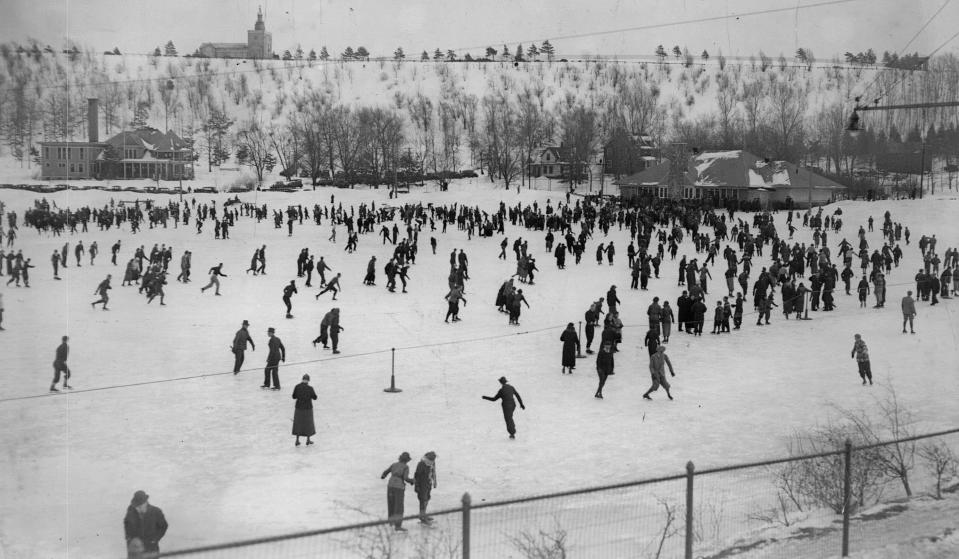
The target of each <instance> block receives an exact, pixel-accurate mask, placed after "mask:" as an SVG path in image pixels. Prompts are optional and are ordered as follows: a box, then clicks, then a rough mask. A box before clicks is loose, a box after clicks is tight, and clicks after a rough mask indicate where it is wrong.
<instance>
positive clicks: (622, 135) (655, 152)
mask: <svg viewBox="0 0 959 559" xmlns="http://www.w3.org/2000/svg"><path fill="white" fill-rule="evenodd" d="M659 158H660V153H659V149H657V148H656V145H655V143H654V142H653V138H652V136H650V135H648V134H644V133H640V134H630V133H629V132H626V131H625V130H623V129H619V130H616V131H615V132H613V134H612V135H611V137H610V139H609V141H607V142H606V145H604V146H603V159H604V161H605V165H604V169H603V171H604V172H605V173H607V174H610V175H616V176H617V177H621V176H623V175H631V174H633V173H638V172H640V171H642V170H644V169H648V168H650V167H652V166H653V165H656V164H657V163H659Z"/></svg>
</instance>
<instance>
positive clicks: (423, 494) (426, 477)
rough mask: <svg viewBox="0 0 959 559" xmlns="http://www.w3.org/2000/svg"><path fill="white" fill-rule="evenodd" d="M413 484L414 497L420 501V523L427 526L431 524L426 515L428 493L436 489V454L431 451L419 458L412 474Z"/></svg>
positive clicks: (429, 517)
mask: <svg viewBox="0 0 959 559" xmlns="http://www.w3.org/2000/svg"><path fill="white" fill-rule="evenodd" d="M413 482H414V483H413V487H414V489H416V497H417V498H418V499H419V501H420V522H421V523H423V524H429V523H431V522H433V517H432V516H428V515H427V514H426V506H427V505H428V504H429V502H430V492H431V491H433V489H434V488H435V487H436V453H435V452H433V451H432V450H431V451H429V452H427V453H426V454H424V455H423V457H422V458H420V463H419V464H417V465H416V473H415V474H413Z"/></svg>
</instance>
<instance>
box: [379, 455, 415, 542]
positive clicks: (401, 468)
mask: <svg viewBox="0 0 959 559" xmlns="http://www.w3.org/2000/svg"><path fill="white" fill-rule="evenodd" d="M411 460H412V458H410V453H409V452H404V453H403V454H400V457H399V460H397V461H396V462H393V463H392V464H390V467H389V468H387V469H385V470H383V474H382V475H381V476H380V479H386V476H390V480H389V481H388V482H387V483H386V508H387V514H389V518H390V523H391V524H393V528H394V529H396V531H397V532H405V531H406V528H404V527H403V505H404V500H405V499H406V485H405V484H407V483H408V484H410V485H413V484H414V483H415V482H414V481H413V480H412V479H410V467H409V463H410V461H411Z"/></svg>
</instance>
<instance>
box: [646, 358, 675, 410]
mask: <svg viewBox="0 0 959 559" xmlns="http://www.w3.org/2000/svg"><path fill="white" fill-rule="evenodd" d="M666 366H668V367H669V374H670V375H672V376H676V373H674V372H673V364H672V363H670V362H669V356H667V355H666V346H664V345H661V346H659V347H658V348H656V353H654V354H653V355H652V356H651V357H650V358H649V374H650V375H651V376H652V377H653V385H652V386H650V387H649V390H647V391H646V392H645V393H643V398H646V399H647V400H652V398H650V397H649V394H650V393H651V392H655V391H656V390H658V389H659V386H660V385H662V386H663V388H665V389H666V396H668V397H669V399H670V400H672V399H673V395H672V394H670V393H669V382H667V381H666Z"/></svg>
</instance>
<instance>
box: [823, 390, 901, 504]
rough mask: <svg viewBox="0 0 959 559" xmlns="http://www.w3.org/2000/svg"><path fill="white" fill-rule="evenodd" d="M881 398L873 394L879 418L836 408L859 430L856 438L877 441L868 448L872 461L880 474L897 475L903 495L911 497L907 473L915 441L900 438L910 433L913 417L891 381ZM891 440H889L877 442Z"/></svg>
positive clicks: (890, 476) (865, 441)
mask: <svg viewBox="0 0 959 559" xmlns="http://www.w3.org/2000/svg"><path fill="white" fill-rule="evenodd" d="M885 390H886V393H885V395H884V396H883V397H882V398H876V399H875V404H876V408H877V410H878V418H877V419H873V418H872V417H870V416H869V415H867V414H866V412H863V411H853V410H848V409H843V408H837V409H838V411H839V412H840V413H841V414H842V416H843V417H844V418H845V419H846V420H847V421H848V422H849V423H850V424H852V425H853V426H854V427H855V428H856V430H857V431H858V434H859V439H860V440H861V441H862V442H863V443H864V444H867V445H870V444H873V445H877V446H876V447H875V448H874V449H872V452H871V457H872V458H871V459H872V463H873V465H874V466H875V467H877V468H878V469H879V471H880V472H881V473H882V475H884V476H886V477H888V478H890V479H897V480H899V482H900V483H902V488H903V491H905V492H906V497H907V498H911V497H912V487H910V485H909V473H910V472H911V471H912V469H913V468H914V467H915V463H916V442H915V441H904V442H900V439H903V438H909V437H911V436H912V435H913V432H912V426H913V425H914V424H915V419H914V417H913V414H912V412H910V411H909V410H907V409H905V408H904V407H903V406H902V404H901V403H900V402H899V396H898V395H897V394H896V389H895V387H893V386H892V385H888V386H887V387H886V389H885ZM887 441H892V442H891V443H889V444H882V445H879V443H882V442H887Z"/></svg>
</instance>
